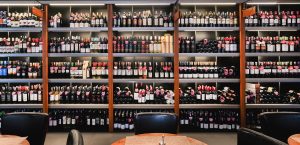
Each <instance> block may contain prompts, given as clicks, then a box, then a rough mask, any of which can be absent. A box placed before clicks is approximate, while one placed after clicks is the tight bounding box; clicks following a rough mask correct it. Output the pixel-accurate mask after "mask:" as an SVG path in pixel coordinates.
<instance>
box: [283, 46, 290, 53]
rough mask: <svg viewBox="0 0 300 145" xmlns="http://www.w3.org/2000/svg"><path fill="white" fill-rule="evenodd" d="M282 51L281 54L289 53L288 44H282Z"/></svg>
mask: <svg viewBox="0 0 300 145" xmlns="http://www.w3.org/2000/svg"><path fill="white" fill-rule="evenodd" d="M282 51H283V52H287V51H289V45H288V44H282Z"/></svg>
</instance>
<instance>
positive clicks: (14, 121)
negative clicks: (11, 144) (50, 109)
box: [1, 112, 49, 145]
mask: <svg viewBox="0 0 300 145" xmlns="http://www.w3.org/2000/svg"><path fill="white" fill-rule="evenodd" d="M48 121H49V120H48V114H45V113H34V112H20V113H9V114H6V115H4V116H3V117H2V129H1V132H2V134H7V135H17V136H22V137H25V136H27V140H28V141H29V143H30V145H43V144H44V142H45V138H46V132H47V128H48Z"/></svg>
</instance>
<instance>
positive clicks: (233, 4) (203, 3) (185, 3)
mask: <svg viewBox="0 0 300 145" xmlns="http://www.w3.org/2000/svg"><path fill="white" fill-rule="evenodd" d="M180 5H236V3H180Z"/></svg>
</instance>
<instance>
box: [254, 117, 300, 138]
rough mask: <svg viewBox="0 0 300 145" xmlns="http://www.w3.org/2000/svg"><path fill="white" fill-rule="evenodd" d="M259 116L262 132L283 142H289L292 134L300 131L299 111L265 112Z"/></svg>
mask: <svg viewBox="0 0 300 145" xmlns="http://www.w3.org/2000/svg"><path fill="white" fill-rule="evenodd" d="M259 118H260V122H261V128H262V132H263V133H264V134H266V135H268V136H271V137H273V138H276V139H278V140H281V141H283V142H287V139H288V138H289V137H290V136H291V135H293V134H297V133H300V125H299V122H300V113H298V112H265V113H261V114H260V115H259Z"/></svg>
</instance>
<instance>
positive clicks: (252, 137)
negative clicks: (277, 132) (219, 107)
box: [237, 128, 288, 145]
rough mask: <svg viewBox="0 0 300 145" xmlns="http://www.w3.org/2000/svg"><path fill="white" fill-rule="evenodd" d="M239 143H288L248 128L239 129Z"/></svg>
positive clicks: (261, 144) (271, 144)
mask: <svg viewBox="0 0 300 145" xmlns="http://www.w3.org/2000/svg"><path fill="white" fill-rule="evenodd" d="M237 143H238V144H237V145H288V144H286V143H284V142H282V141H280V140H277V139H275V138H272V137H270V136H267V135H265V134H262V133H259V132H257V131H254V130H251V129H247V128H241V129H239V130H238V132H237Z"/></svg>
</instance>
